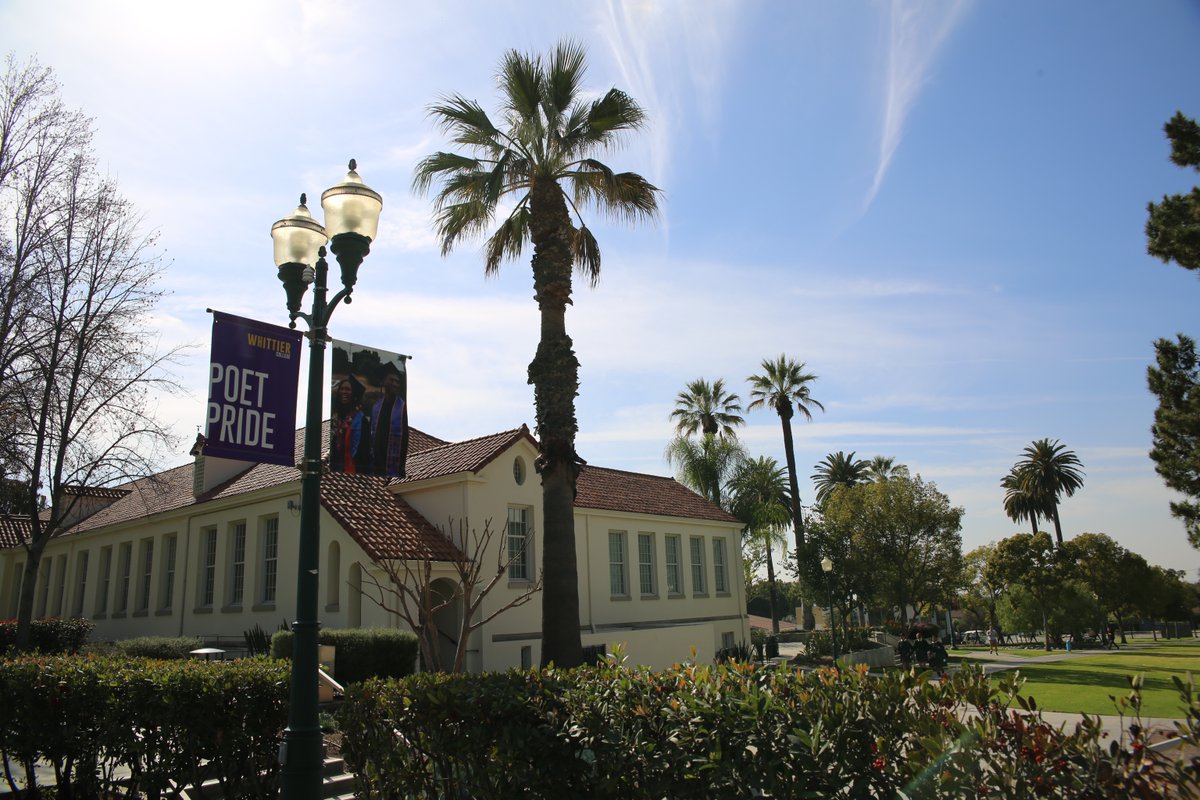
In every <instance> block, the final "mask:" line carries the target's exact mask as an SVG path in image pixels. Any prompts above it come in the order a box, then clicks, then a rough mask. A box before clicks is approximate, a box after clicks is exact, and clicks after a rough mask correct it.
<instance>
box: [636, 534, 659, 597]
mask: <svg viewBox="0 0 1200 800" xmlns="http://www.w3.org/2000/svg"><path fill="white" fill-rule="evenodd" d="M657 577H658V576H657V575H655V574H654V534H653V533H639V534H638V584H639V586H640V588H641V592H642V594H644V595H655V594H658V586H657V581H656V580H655V579H656V578H657Z"/></svg>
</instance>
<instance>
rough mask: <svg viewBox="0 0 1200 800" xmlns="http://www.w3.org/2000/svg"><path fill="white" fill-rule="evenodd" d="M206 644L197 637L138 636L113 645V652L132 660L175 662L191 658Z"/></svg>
mask: <svg viewBox="0 0 1200 800" xmlns="http://www.w3.org/2000/svg"><path fill="white" fill-rule="evenodd" d="M203 646H204V643H203V642H201V641H200V639H198V638H197V637H195V636H178V637H176V636H138V637H137V638H135V639H122V640H120V641H117V642H114V643H113V651H114V652H115V653H116V654H119V655H125V656H129V657H130V658H158V659H163V660H173V659H180V658H189V657H190V656H191V654H192V651H193V650H197V649H199V648H200V647H203Z"/></svg>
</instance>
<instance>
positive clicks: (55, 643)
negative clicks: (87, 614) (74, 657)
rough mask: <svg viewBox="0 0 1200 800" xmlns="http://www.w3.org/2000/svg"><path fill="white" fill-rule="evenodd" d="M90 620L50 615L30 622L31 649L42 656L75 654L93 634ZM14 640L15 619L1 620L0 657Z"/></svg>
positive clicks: (15, 639)
mask: <svg viewBox="0 0 1200 800" xmlns="http://www.w3.org/2000/svg"><path fill="white" fill-rule="evenodd" d="M93 627H94V626H93V625H92V623H91V621H90V620H86V619H79V618H77V617H49V618H46V619H35V620H32V621H30V623H29V645H30V648H31V650H33V651H36V652H38V653H42V654H44V655H54V654H58V653H78V652H79V650H80V648H82V647H83V645H84V644H85V643H86V642H87V640H88V637H89V636H91V634H92V628H93ZM16 643H17V622H16V620H5V621H3V622H0V656H3V655H5V654H7V653H8V652H9V651H10V650H13V648H14V647H15V646H16Z"/></svg>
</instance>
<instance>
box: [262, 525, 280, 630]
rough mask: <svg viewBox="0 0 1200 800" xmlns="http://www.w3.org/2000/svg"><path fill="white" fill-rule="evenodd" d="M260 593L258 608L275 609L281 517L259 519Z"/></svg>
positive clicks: (277, 591)
mask: <svg viewBox="0 0 1200 800" xmlns="http://www.w3.org/2000/svg"><path fill="white" fill-rule="evenodd" d="M258 541H259V546H258V554H259V569H258V574H259V578H260V580H259V592H258V604H257V607H259V608H263V609H264V610H265V609H270V608H274V607H275V601H276V599H277V598H278V597H279V517H278V516H276V515H271V516H269V517H259V520H258Z"/></svg>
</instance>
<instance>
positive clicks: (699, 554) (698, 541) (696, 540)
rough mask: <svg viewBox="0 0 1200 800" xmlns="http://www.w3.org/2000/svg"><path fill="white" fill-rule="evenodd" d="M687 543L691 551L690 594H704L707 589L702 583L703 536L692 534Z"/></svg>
mask: <svg viewBox="0 0 1200 800" xmlns="http://www.w3.org/2000/svg"><path fill="white" fill-rule="evenodd" d="M688 545H689V546H690V548H691V551H692V594H693V595H698V594H706V593H707V591H708V589H707V587H706V586H705V583H704V577H705V575H704V537H703V536H693V537H692V538H691V539H690V540H689V541H688Z"/></svg>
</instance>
